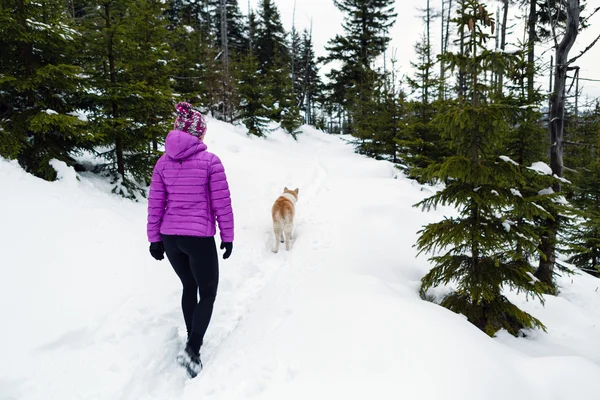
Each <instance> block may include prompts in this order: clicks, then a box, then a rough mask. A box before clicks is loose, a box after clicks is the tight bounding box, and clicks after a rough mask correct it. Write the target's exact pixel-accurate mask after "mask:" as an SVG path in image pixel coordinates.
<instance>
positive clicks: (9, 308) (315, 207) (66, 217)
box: [0, 119, 600, 400]
mask: <svg viewBox="0 0 600 400" xmlns="http://www.w3.org/2000/svg"><path fill="white" fill-rule="evenodd" d="M208 129H209V130H208V135H207V138H206V142H207V144H208V146H209V150H211V151H213V152H215V153H216V154H218V155H219V156H220V157H221V159H222V160H223V163H224V165H225V168H226V171H227V173H228V176H229V180H230V185H231V188H232V196H233V206H234V212H235V216H236V227H237V229H236V240H235V243H234V252H233V255H232V257H231V258H230V259H229V260H226V261H223V260H221V282H220V291H219V294H218V297H217V302H216V305H215V313H214V318H213V321H212V323H211V326H210V327H209V330H208V333H207V338H206V343H205V346H204V348H203V352H202V357H203V360H204V363H205V369H204V371H203V372H202V373H201V375H199V376H198V377H197V378H196V379H194V380H188V379H187V377H186V375H185V373H184V371H183V370H182V369H181V368H180V367H178V366H177V365H176V364H175V362H174V358H175V355H176V353H177V352H178V351H179V349H180V348H181V346H182V344H183V335H184V328H183V321H182V317H181V314H180V309H179V301H180V283H179V281H178V279H177V277H176V276H175V274H174V273H173V272H172V270H171V267H170V266H169V264H168V263H167V261H166V260H165V261H163V262H157V261H155V260H153V259H152V258H151V257H150V255H149V254H148V245H147V243H146V237H145V219H146V208H145V207H146V205H145V204H144V203H137V204H136V203H133V202H131V201H128V200H124V199H121V198H119V197H117V196H114V195H111V194H108V193H106V185H105V183H104V182H102V181H101V180H99V179H97V178H91V177H88V176H79V177H77V175H76V174H75V172H74V171H72V170H70V169H68V168H66V167H65V166H64V165H60V163H56V164H55V167H56V168H57V169H58V170H59V171H60V175H61V176H62V177H63V179H62V180H60V181H58V182H54V183H48V182H44V181H41V180H39V179H36V178H34V177H32V176H30V175H27V174H26V173H25V172H23V171H22V170H21V169H20V168H19V167H18V166H17V165H16V164H15V163H12V162H8V161H5V160H0V187H2V193H1V194H0V210H1V215H0V244H1V245H0V249H1V252H0V260H1V266H0V318H1V322H2V325H1V327H2V329H0V400H33V399H40V400H41V399H44V400H48V399H56V400H71V399H86V400H92V399H94V400H95V399H106V400H117V399H122V400H126V399H131V400H134V399H135V400H139V399H152V400H155V399H156V400H157V399H198V398H201V399H246V398H248V399H296V398H298V399H306V398H313V399H365V398H371V399H419V400H424V399H457V400H470V399H473V400H475V399H477V400H494V399H498V400H499V399H508V398H510V399H513V400H514V399H528V400H537V399H540V400H542V399H544V400H548V399H561V400H562V399H564V400H572V399H577V400H587V399H590V400H591V399H594V400H595V399H598V391H597V388H598V387H597V382H599V381H600V346H598V338H599V337H600V293H599V292H598V290H599V289H598V287H599V286H600V281H599V280H597V279H594V278H591V277H589V276H582V275H576V276H573V277H562V278H561V279H560V286H561V294H560V296H558V297H549V298H548V300H547V303H546V306H545V307H543V306H541V305H540V304H539V303H538V302H535V301H529V302H527V301H526V299H525V298H523V297H521V296H518V295H515V294H510V297H511V300H513V301H515V302H517V303H518V304H519V305H520V306H522V307H524V308H525V309H527V310H528V311H530V312H532V313H533V314H534V315H535V316H537V317H539V318H540V319H541V320H542V321H543V322H544V323H545V324H546V326H547V327H548V333H543V332H537V331H535V332H529V336H528V337H527V338H520V339H516V338H513V337H512V336H510V335H508V334H506V333H503V332H501V333H500V334H499V335H498V337H497V338H495V339H490V338H488V337H487V336H485V335H484V334H483V333H482V332H480V331H479V330H477V329H476V328H475V327H473V326H472V325H470V324H469V323H468V322H467V321H466V320H465V319H464V318H463V317H462V316H460V315H456V314H453V313H451V312H449V311H447V310H445V309H443V308H441V307H439V306H437V305H435V304H432V303H429V302H425V301H422V300H421V299H420V298H419V296H418V291H417V290H418V287H419V280H420V278H421V277H422V276H423V274H424V273H426V271H427V270H428V264H427V260H426V257H425V256H423V257H419V258H416V257H415V253H416V252H415V249H414V248H413V244H414V243H415V240H416V238H417V233H416V232H417V231H418V230H419V229H420V228H421V226H422V225H424V224H426V223H428V222H430V221H435V220H438V219H439V218H441V217H442V216H443V215H448V214H449V213H451V212H452V211H451V210H447V209H446V210H438V211H437V212H433V213H429V214H426V213H422V212H421V211H420V210H418V209H416V208H414V207H412V205H413V204H415V203H416V202H418V201H419V200H420V199H422V198H423V197H425V196H427V195H428V194H430V193H431V189H429V188H424V187H421V186H419V185H417V184H415V183H413V182H412V181H410V180H407V179H405V178H404V177H403V176H402V175H397V172H396V171H395V170H394V168H393V167H392V166H391V165H390V164H389V163H387V162H384V161H376V160H372V159H368V158H365V157H362V156H359V155H357V154H354V152H353V150H352V148H351V147H350V146H349V145H347V144H346V143H345V142H344V141H343V140H341V138H339V137H335V136H328V135H325V134H323V133H320V132H317V131H315V130H313V129H311V128H307V127H305V128H304V133H303V134H302V135H300V137H299V141H298V142H297V143H296V142H294V141H293V140H292V139H291V138H290V137H288V136H286V135H285V134H283V133H282V132H280V131H276V132H274V133H273V134H272V135H271V136H270V137H269V138H268V139H266V140H265V139H258V138H250V137H247V136H246V135H245V132H244V131H243V130H242V129H241V128H233V127H231V126H230V125H227V124H224V123H221V122H218V121H215V120H213V119H210V120H209V125H208ZM284 186H288V187H290V188H296V187H299V188H300V199H299V203H298V205H297V212H298V220H297V227H296V232H297V240H296V242H295V244H294V247H293V249H292V250H291V251H290V252H286V251H285V250H282V251H280V253H279V254H273V253H271V252H270V247H271V244H272V242H271V241H272V233H271V221H270V207H271V204H272V202H273V201H274V200H275V198H276V197H277V196H278V195H279V194H280V192H281V191H282V189H283V187H284Z"/></svg>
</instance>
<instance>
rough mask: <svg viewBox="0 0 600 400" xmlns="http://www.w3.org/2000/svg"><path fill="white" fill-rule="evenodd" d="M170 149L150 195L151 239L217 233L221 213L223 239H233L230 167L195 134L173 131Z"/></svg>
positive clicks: (161, 160) (159, 165)
mask: <svg viewBox="0 0 600 400" xmlns="http://www.w3.org/2000/svg"><path fill="white" fill-rule="evenodd" d="M165 150H166V151H165V153H166V154H164V155H163V156H162V157H160V158H159V160H158V161H157V162H156V166H155V167H154V173H153V174H152V183H151V185H150V195H149V197H148V226H147V233H148V240H149V241H150V242H160V241H161V240H162V238H161V236H160V235H161V233H162V234H165V235H181V236H203V237H208V236H214V235H215V234H216V227H215V218H216V221H218V223H219V230H220V231H221V240H222V241H223V242H233V211H232V209H231V197H230V193H229V185H228V184H227V177H226V176H225V169H224V168H223V164H221V160H219V157H217V156H216V155H214V154H212V153H209V152H208V151H206V145H205V144H204V143H202V142H201V141H200V140H199V139H198V138H197V137H194V136H192V135H190V134H189V133H186V132H183V131H179V130H173V131H171V132H169V135H168V136H167V140H166V142H165Z"/></svg>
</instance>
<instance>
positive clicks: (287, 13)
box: [239, 0, 600, 98]
mask: <svg viewBox="0 0 600 400" xmlns="http://www.w3.org/2000/svg"><path fill="white" fill-rule="evenodd" d="M239 1H240V8H241V9H242V11H243V12H244V13H247V10H248V0H239ZM259 2H260V0H250V2H249V3H250V7H252V8H254V9H256V7H257V5H258V3H259ZM274 2H275V3H276V4H277V6H278V7H279V10H280V12H281V17H282V22H283V24H284V26H285V27H286V29H288V30H289V29H291V26H292V20H293V10H294V0H274ZM486 3H487V4H488V7H489V10H490V11H496V9H497V7H498V6H499V4H500V3H499V2H497V1H487V2H486ZM595 3H598V4H597V5H599V6H600V0H588V4H592V5H593V4H595ZM425 4H426V0H397V1H396V12H397V13H398V18H397V20H396V24H395V25H394V27H393V29H392V31H391V32H390V34H391V37H392V42H391V45H390V51H389V52H388V59H389V54H391V51H395V52H396V58H397V59H398V61H399V67H400V72H401V74H409V75H411V74H412V71H411V69H410V64H409V62H410V61H411V60H413V59H414V49H413V46H414V44H415V42H417V41H418V40H419V37H420V36H421V35H422V34H423V32H424V26H423V22H422V21H421V20H420V19H419V17H418V16H419V15H420V12H419V11H418V9H419V8H423V7H424V6H425ZM431 4H432V7H434V8H435V7H437V8H438V9H440V4H441V0H431ZM523 12H524V11H519V10H517V9H515V11H514V12H513V14H519V13H523ZM515 17H516V15H515ZM311 19H312V25H313V38H314V42H315V52H316V53H317V56H321V55H325V49H324V46H325V45H326V43H327V41H328V40H329V39H330V38H332V37H334V36H335V35H336V34H338V33H342V26H341V24H342V20H343V14H342V13H341V12H340V11H339V10H338V9H337V8H336V7H335V6H334V4H333V0H296V17H295V21H296V26H297V28H298V29H299V30H301V29H303V28H308V27H309V26H310V22H311ZM513 22H515V20H513ZM439 25H440V21H436V22H435V26H434V31H435V32H434V33H435V36H436V37H435V38H434V44H435V45H436V46H435V48H436V50H437V49H438V48H439V46H438V45H437V44H438V42H439V31H440V28H439ZM509 25H510V24H509ZM591 25H592V26H591V27H590V28H588V30H587V31H585V32H582V33H581V34H580V35H579V37H578V39H577V43H576V44H575V46H574V48H573V50H571V54H572V55H575V54H579V52H580V51H581V50H583V49H584V48H585V47H586V46H587V45H588V44H589V43H591V42H592V41H593V39H594V38H595V37H596V36H598V34H600V13H599V14H597V15H596V16H594V18H593V19H592V21H591ZM517 29H518V32H515V33H514V34H513V35H512V36H511V37H509V39H508V40H509V42H510V41H511V40H512V41H513V42H516V41H517V40H518V39H521V38H522V36H523V32H522V29H520V28H517ZM543 50H544V49H538V50H537V53H538V54H537V55H538V56H541V57H542V60H543V61H544V62H548V63H549V61H550V55H551V54H552V52H551V51H548V52H546V53H544V54H543ZM578 65H579V66H580V67H581V73H580V76H581V77H584V78H591V79H598V80H600V42H599V43H598V44H597V45H596V46H595V47H594V48H593V49H592V50H590V51H589V52H588V53H587V54H586V55H585V56H584V57H583V58H581V59H580V60H579V62H578ZM542 81H543V82H547V78H546V77H544V78H540V84H541V82H542ZM581 84H582V85H583V87H584V96H585V95H587V96H589V97H593V98H595V97H600V82H584V81H582V82H581ZM547 87H548V83H545V84H544V89H546V88H547Z"/></svg>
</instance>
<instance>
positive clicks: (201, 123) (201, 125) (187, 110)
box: [175, 102, 206, 140]
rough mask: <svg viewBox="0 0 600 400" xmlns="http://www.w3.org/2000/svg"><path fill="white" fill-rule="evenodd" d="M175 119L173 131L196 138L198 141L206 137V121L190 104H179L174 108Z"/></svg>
mask: <svg viewBox="0 0 600 400" xmlns="http://www.w3.org/2000/svg"><path fill="white" fill-rule="evenodd" d="M175 109H176V110H177V118H176V119H175V129H177V130H180V131H184V132H187V133H189V134H190V135H192V136H196V137H197V138H198V139H200V140H202V139H204V135H206V120H205V119H204V116H202V113H200V110H198V109H197V108H195V107H194V106H192V105H191V104H190V103H185V102H180V103H177V105H176V106H175Z"/></svg>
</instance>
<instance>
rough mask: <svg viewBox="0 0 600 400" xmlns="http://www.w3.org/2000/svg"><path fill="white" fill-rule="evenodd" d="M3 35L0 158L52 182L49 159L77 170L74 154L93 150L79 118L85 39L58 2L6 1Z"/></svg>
mask: <svg viewBox="0 0 600 400" xmlns="http://www.w3.org/2000/svg"><path fill="white" fill-rule="evenodd" d="M0 31H1V32H2V35H1V36H0V48H2V51H1V52H0V93H1V94H2V95H1V96H0V156H3V157H7V158H15V159H17V160H18V161H19V164H20V165H21V166H22V167H23V168H24V169H25V170H26V171H28V172H31V173H32V174H34V175H36V176H38V177H41V178H44V179H48V180H52V179H54V178H55V177H56V173H55V171H54V169H53V168H52V167H51V166H50V165H49V164H48V162H49V161H50V160H51V159H54V158H55V159H58V160H61V161H65V162H66V163H67V164H69V165H73V164H74V160H73V158H72V156H73V154H74V152H77V151H78V150H81V149H84V148H90V146H91V145H92V141H91V137H90V136H89V135H88V134H87V131H86V125H87V124H86V122H85V118H83V117H82V118H78V117H76V116H75V115H77V113H78V109H79V108H80V106H81V95H82V93H83V90H84V89H85V86H84V85H85V81H84V79H83V78H82V70H81V68H80V67H79V65H78V63H77V52H76V45H77V42H78V41H79V40H80V39H81V37H80V35H79V33H78V32H77V31H75V30H74V29H73V25H72V19H71V18H70V17H69V15H68V13H67V8H66V6H65V2H64V1H58V0H44V1H42V0H40V1H37V2H29V1H23V0H20V1H4V2H3V4H2V6H1V7H0Z"/></svg>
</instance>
